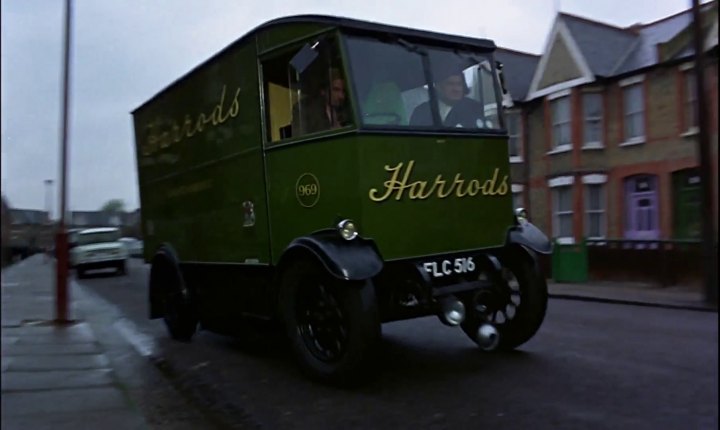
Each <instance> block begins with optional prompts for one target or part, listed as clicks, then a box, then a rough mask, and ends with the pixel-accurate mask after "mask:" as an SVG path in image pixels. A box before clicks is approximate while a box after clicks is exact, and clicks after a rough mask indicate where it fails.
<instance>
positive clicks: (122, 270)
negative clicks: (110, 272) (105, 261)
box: [117, 261, 127, 276]
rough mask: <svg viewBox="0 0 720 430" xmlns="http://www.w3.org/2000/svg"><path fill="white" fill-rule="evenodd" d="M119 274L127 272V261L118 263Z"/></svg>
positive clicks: (122, 274)
mask: <svg viewBox="0 0 720 430" xmlns="http://www.w3.org/2000/svg"><path fill="white" fill-rule="evenodd" d="M117 274H118V275H120V276H124V275H126V274H127V263H126V262H125V261H123V262H122V263H120V264H118V267H117Z"/></svg>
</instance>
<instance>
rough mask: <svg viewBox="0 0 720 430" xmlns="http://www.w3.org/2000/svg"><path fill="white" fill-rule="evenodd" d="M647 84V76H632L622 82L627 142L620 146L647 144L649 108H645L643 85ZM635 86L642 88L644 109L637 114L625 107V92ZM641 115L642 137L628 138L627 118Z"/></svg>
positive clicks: (641, 101)
mask: <svg viewBox="0 0 720 430" xmlns="http://www.w3.org/2000/svg"><path fill="white" fill-rule="evenodd" d="M644 82H645V75H638V76H631V77H629V78H627V79H623V80H622V81H620V88H621V90H622V92H621V97H622V104H623V106H622V109H623V113H622V114H623V136H624V137H625V141H624V142H622V143H621V144H620V146H631V145H639V144H641V143H645V137H646V133H647V129H646V127H645V126H646V124H645V109H647V106H645V86H644V85H643V83H644ZM635 85H639V86H640V105H641V106H642V108H641V109H640V110H639V111H637V112H627V110H626V107H625V104H626V102H625V94H626V93H625V91H626V90H627V89H628V88H629V87H633V86H635ZM637 114H640V118H641V124H642V128H643V130H642V131H643V132H642V135H640V136H634V137H628V136H627V118H628V116H629V115H637Z"/></svg>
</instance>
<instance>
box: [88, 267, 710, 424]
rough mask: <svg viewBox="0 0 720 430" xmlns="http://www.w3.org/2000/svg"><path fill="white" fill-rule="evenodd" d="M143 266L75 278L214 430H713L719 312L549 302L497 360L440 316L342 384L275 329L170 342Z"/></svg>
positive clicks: (391, 342)
mask: <svg viewBox="0 0 720 430" xmlns="http://www.w3.org/2000/svg"><path fill="white" fill-rule="evenodd" d="M147 271H148V268H147V265H144V264H142V263H141V262H139V261H138V260H133V262H132V264H131V265H130V268H129V272H128V275H127V276H116V275H114V274H112V273H100V272H99V273H96V274H93V275H92V277H90V278H88V279H82V280H76V282H78V283H79V284H80V285H81V287H82V288H81V290H82V291H84V292H85V293H83V294H85V295H86V296H87V299H88V303H92V304H93V305H92V306H93V307H94V312H93V315H90V318H91V319H92V320H93V321H91V323H93V322H94V324H95V325H96V326H97V325H98V324H99V325H102V327H103V330H107V331H108V332H109V331H113V332H114V333H115V335H117V336H120V337H122V338H124V339H125V340H126V341H127V342H128V343H129V344H131V345H132V346H133V349H134V350H135V352H136V353H137V356H139V357H144V359H146V360H150V361H152V362H153V363H154V364H155V365H156V367H157V368H158V369H160V370H161V371H162V373H163V374H164V375H165V379H164V382H165V383H167V384H168V385H172V386H173V387H174V388H175V389H176V390H177V391H179V392H181V393H182V394H183V396H185V398H187V399H189V401H190V402H192V403H193V404H194V405H195V406H197V407H198V408H200V409H201V410H203V411H204V412H205V413H207V414H208V416H211V417H212V419H211V420H210V421H211V422H212V423H213V425H216V426H217V428H264V429H338V428H342V429H393V430H398V429H426V428H427V429H431V428H432V429H477V428H503V429H521V428H523V429H524V428H535V429H679V430H680V429H682V430H686V429H716V428H718V314H717V313H711V312H697V311H688V310H678V309H663V308H652V307H640V306H629V305H618V304H607V303H593V302H583V301H572V300H559V299H553V300H551V301H550V303H549V307H548V313H547V317H546V320H545V323H544V325H543V326H542V327H541V329H540V331H539V333H538V334H537V335H536V336H535V337H534V338H533V339H532V340H531V341H530V342H528V343H527V344H525V345H523V346H522V347H521V348H520V349H519V350H518V351H515V352H513V353H502V354H485V353H481V352H480V351H479V350H477V348H476V347H475V345H474V344H473V343H472V342H471V341H470V340H469V339H468V338H467V337H465V335H464V334H463V333H462V331H461V330H459V329H456V328H450V327H446V326H444V325H442V324H441V323H440V322H439V321H438V320H437V318H434V317H432V318H423V319H416V320H410V321H403V322H396V323H391V324H386V325H384V326H383V343H382V361H381V366H380V367H379V368H378V369H377V372H376V375H375V377H374V378H372V379H371V380H368V381H367V382H366V384H364V385H363V386H361V387H359V388H355V389H352V390H349V389H344V390H341V389H336V388H331V387H327V386H322V385H318V384H316V383H313V382H311V381H309V380H307V379H305V378H304V377H303V376H302V375H301V374H300V373H299V372H298V370H297V369H296V367H295V364H294V362H293V360H292V358H291V356H290V352H289V349H288V348H287V347H286V346H285V343H284V342H283V338H282V336H281V335H280V334H279V333H278V332H277V331H276V330H274V329H272V328H271V327H248V330H247V333H246V335H243V336H240V337H224V336H219V335H214V334H211V333H207V332H200V333H199V334H198V335H196V336H195V338H194V339H193V341H192V342H191V343H180V342H175V341H172V340H170V339H169V338H168V336H167V334H166V332H165V327H164V325H163V323H162V321H161V320H149V319H148V318H147V286H146V284H147ZM108 336H110V335H108ZM126 366H130V361H127V362H126ZM125 373H126V374H127V375H132V374H133V373H132V370H131V369H130V368H128V369H126V372H125ZM154 383H155V384H157V383H161V382H159V381H155V382H154ZM204 425H207V424H204Z"/></svg>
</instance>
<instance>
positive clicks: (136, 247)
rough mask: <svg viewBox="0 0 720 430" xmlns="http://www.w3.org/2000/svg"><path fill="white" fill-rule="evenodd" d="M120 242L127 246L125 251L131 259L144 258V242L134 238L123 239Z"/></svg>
mask: <svg viewBox="0 0 720 430" xmlns="http://www.w3.org/2000/svg"><path fill="white" fill-rule="evenodd" d="M120 242H122V243H123V245H125V249H126V250H127V252H128V255H129V256H130V257H138V258H140V257H142V256H143V241H142V240H139V239H135V238H134V237H121V238H120Z"/></svg>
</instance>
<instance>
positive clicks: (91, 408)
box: [2, 255, 148, 430]
mask: <svg viewBox="0 0 720 430" xmlns="http://www.w3.org/2000/svg"><path fill="white" fill-rule="evenodd" d="M43 258H44V256H42V255H35V256H32V257H30V258H28V259H27V260H24V261H21V262H19V263H17V264H15V265H13V266H10V267H7V268H4V269H3V271H2V428H3V429H7V430H12V429H36V430H39V429H73V430H76V429H78V428H103V429H104V430H111V429H123V430H125V429H145V428H148V426H147V425H146V423H145V420H144V418H143V416H142V414H141V413H140V411H139V410H138V409H137V408H136V407H135V406H134V405H133V404H132V402H131V401H130V399H129V398H128V396H127V394H126V393H125V392H124V391H123V389H122V384H120V382H119V380H118V378H117V376H116V374H115V372H114V371H113V369H112V368H111V365H110V360H109V359H108V357H107V355H106V354H105V351H104V350H103V349H102V347H101V344H100V343H99V342H98V341H97V339H96V337H95V335H94V333H93V332H92V330H91V329H90V327H89V325H88V324H87V323H86V322H84V321H83V315H82V314H81V313H79V312H78V309H77V306H75V304H74V303H73V305H72V306H71V307H70V319H72V320H74V323H73V324H70V325H68V326H65V327H57V326H55V325H53V324H52V320H53V318H54V314H53V313H54V309H55V306H54V303H55V298H54V282H53V279H54V270H55V262H54V260H50V261H48V262H47V263H46V264H43V263H42V261H41V260H42V259H43Z"/></svg>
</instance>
